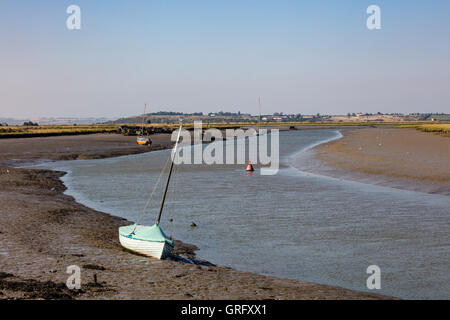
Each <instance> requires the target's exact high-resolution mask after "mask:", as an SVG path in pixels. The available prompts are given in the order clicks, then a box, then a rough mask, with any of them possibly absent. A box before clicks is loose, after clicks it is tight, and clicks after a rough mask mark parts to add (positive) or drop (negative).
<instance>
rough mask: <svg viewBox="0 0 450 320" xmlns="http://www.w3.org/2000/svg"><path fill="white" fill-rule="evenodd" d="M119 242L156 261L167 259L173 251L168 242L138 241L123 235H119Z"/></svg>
mask: <svg viewBox="0 0 450 320" xmlns="http://www.w3.org/2000/svg"><path fill="white" fill-rule="evenodd" d="M119 240H120V244H121V245H122V246H123V247H124V248H126V249H128V250H130V251H133V252H136V253H139V254H142V255H145V256H148V257H153V258H156V259H164V258H167V257H168V256H169V255H170V253H171V252H172V249H173V248H172V246H171V245H169V244H168V243H167V242H155V241H145V240H138V239H133V238H130V237H125V236H123V235H121V234H120V235H119Z"/></svg>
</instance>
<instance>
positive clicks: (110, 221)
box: [0, 137, 393, 300]
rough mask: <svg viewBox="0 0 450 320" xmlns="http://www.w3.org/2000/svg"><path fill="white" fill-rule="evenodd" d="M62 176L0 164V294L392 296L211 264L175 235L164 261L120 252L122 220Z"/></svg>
mask: <svg viewBox="0 0 450 320" xmlns="http://www.w3.org/2000/svg"><path fill="white" fill-rule="evenodd" d="M152 138H153V137H152ZM36 139H41V138H36ZM87 139H88V140H89V138H87ZM27 140H28V141H29V139H27ZM94 140H95V139H94ZM45 143H46V141H44V144H45ZM92 146H93V147H94V148H93V149H97V147H98V141H95V142H94V143H93V145H92ZM129 147H130V145H129V144H127V145H124V146H122V148H123V149H128V148H129ZM71 151H74V150H71ZM85 151H86V150H85ZM103 151H104V150H103ZM107 152H110V154H111V153H112V154H115V153H116V152H118V150H112V151H111V150H108V151H107ZM119 152H122V151H120V150H119ZM99 154H100V155H101V156H102V157H103V156H104V154H105V153H104V152H103V153H102V152H100V153H99ZM53 156H55V157H58V156H60V155H53ZM90 156H93V157H95V156H96V155H95V154H93V153H91V154H90ZM30 157H31V158H35V155H33V154H30ZM2 160H5V157H4V155H3V157H2ZM22 160H23V158H22V159H21V161H22ZM10 163H11V162H10ZM12 163H14V161H12ZM63 175H64V173H62V172H57V171H51V170H36V169H22V168H11V167H7V166H4V165H2V164H0V182H1V184H0V203H1V204H2V206H1V208H0V220H1V224H0V225H1V227H0V239H1V242H2V244H3V247H2V248H1V250H0V258H1V259H2V260H3V261H2V264H1V269H0V299H42V298H43V299H183V300H184V299H244V300H247V299H393V297H387V296H383V295H379V294H375V293H367V292H358V291H353V290H349V289H344V288H340V287H334V286H328V285H322V284H315V283H310V282H303V281H297V280H292V279H281V278H276V277H270V276H264V275H259V274H253V273H249V272H241V271H238V270H234V269H230V268H227V267H221V266H214V265H213V264H211V263H208V262H207V261H203V260H198V259H196V258H195V250H196V249H197V248H196V247H195V245H190V244H183V243H182V242H181V241H176V251H175V254H176V255H178V258H175V259H171V260H155V259H151V258H147V257H142V256H138V255H135V254H131V253H128V252H126V251H125V250H124V249H123V248H122V247H121V246H120V244H119V241H118V236H117V234H118V231H117V228H118V227H119V226H121V225H124V224H126V223H129V222H128V221H127V220H125V219H122V218H119V217H115V216H112V215H110V214H107V213H103V212H99V211H96V210H93V209H91V208H88V207H86V206H84V205H82V204H79V203H77V202H76V201H75V200H74V198H73V197H71V196H67V195H64V194H63V192H64V191H65V188H66V187H65V186H64V185H63V183H62V181H61V179H60V178H61V177H62V176H63ZM6 226H7V227H6ZM192 262H194V264H193V263H192ZM69 265H78V266H80V267H81V268H82V288H81V291H76V290H75V291H73V290H68V289H67V287H66V286H65V281H66V280H67V278H68V276H69V275H68V274H67V273H66V268H67V267H68V266H69ZM94 275H95V278H94ZM95 279H98V280H97V281H95Z"/></svg>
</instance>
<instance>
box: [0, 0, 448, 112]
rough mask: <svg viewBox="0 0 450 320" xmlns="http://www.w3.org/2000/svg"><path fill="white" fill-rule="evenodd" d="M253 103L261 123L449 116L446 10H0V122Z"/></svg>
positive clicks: (128, 6) (345, 3)
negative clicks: (375, 15)
mask: <svg viewBox="0 0 450 320" xmlns="http://www.w3.org/2000/svg"><path fill="white" fill-rule="evenodd" d="M72 4H75V5H78V6H79V7H80V8H81V29H80V30H69V29H68V28H67V27H66V20H67V18H68V17H69V14H67V13H66V9H67V7H68V6H69V5H72ZM372 4H375V5H378V6H379V7H380V9H381V29H380V30H369V29H368V28H367V26H366V20H367V18H368V16H369V15H368V14H367V13H366V9H367V7H368V6H369V5H372ZM259 96H260V97H261V99H262V112H263V113H264V114H271V113H274V112H284V113H301V114H316V113H320V114H347V113H348V112H363V113H365V112H369V113H376V112H383V113H393V112H399V113H414V112H421V113H429V112H447V113H450V102H449V101H450V1H448V0H442V1H441V0H429V1H425V0H422V1H417V0H388V1H382V0H370V1H365V0H341V1H336V0H322V1H318V0H305V1H300V0H292V1H288V0H277V1H275V0H273V1H266V0H208V1H207V0H204V1H200V0H186V1H181V0H146V1H137V0H128V1H106V0H103V1H101V0H98V1H94V0H70V1H66V0H58V1H56V0H41V1H31V0H28V1H26V0H1V2H0V117H122V116H129V115H136V114H139V113H142V111H143V107H144V103H147V104H148V109H147V111H148V112H154V111H160V110H164V111H181V112H218V111H230V112H237V111H241V112H244V113H252V114H257V113H258V97H259Z"/></svg>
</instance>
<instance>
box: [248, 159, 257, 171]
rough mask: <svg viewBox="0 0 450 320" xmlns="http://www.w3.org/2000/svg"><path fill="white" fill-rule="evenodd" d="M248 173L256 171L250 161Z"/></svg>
mask: <svg viewBox="0 0 450 320" xmlns="http://www.w3.org/2000/svg"><path fill="white" fill-rule="evenodd" d="M247 171H255V169H253V166H252V164H251V162H250V161H249V162H248V166H247Z"/></svg>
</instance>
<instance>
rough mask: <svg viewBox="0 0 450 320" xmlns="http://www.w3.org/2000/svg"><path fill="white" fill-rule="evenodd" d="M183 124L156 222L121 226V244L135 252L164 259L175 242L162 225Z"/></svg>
mask: <svg viewBox="0 0 450 320" xmlns="http://www.w3.org/2000/svg"><path fill="white" fill-rule="evenodd" d="M182 126H183V124H180V129H179V131H178V135H177V141H176V143H175V146H174V148H173V149H172V153H171V155H170V157H171V159H170V160H171V161H170V168H169V173H168V174H167V181H166V184H165V187H164V191H163V195H162V199H161V205H160V208H159V212H158V216H157V218H156V222H155V224H154V225H152V226H145V225H138V224H137V222H136V223H135V224H132V225H129V226H124V227H120V228H119V240H120V244H121V245H122V246H123V247H124V248H126V249H128V250H130V251H132V252H135V253H139V254H142V255H145V256H149V257H153V258H157V259H164V258H167V257H168V256H170V254H171V252H172V250H173V248H174V243H173V241H172V240H171V239H169V237H167V235H166V234H165V233H164V231H163V230H162V229H161V227H160V225H159V224H160V221H161V215H162V212H163V209H164V202H165V200H166V195H167V189H168V188H169V183H170V178H171V176H172V171H173V166H174V163H173V160H174V157H175V156H176V155H177V153H176V152H177V147H178V141H179V140H180V133H181V129H182Z"/></svg>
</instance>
